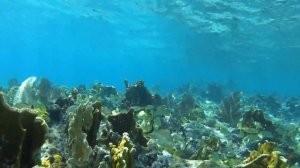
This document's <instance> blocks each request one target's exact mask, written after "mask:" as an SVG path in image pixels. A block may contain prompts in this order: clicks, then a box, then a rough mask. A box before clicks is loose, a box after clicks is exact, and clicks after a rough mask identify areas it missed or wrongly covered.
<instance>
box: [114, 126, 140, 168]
mask: <svg viewBox="0 0 300 168" xmlns="http://www.w3.org/2000/svg"><path fill="white" fill-rule="evenodd" d="M109 148H110V155H111V157H112V163H111V167H112V168H134V167H135V161H134V155H135V151H136V149H135V146H134V144H133V143H132V142H131V141H130V138H129V136H128V133H126V132H125V133H123V138H122V140H121V142H120V144H119V146H116V145H113V144H111V143H110V144H109Z"/></svg>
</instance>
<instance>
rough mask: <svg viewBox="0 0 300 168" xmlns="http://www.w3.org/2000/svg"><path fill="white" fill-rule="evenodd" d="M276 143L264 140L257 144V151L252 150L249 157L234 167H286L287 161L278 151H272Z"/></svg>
mask: <svg viewBox="0 0 300 168" xmlns="http://www.w3.org/2000/svg"><path fill="white" fill-rule="evenodd" d="M275 146H276V144H275V143H274V142H269V141H266V142H265V143H263V144H261V145H259V147H258V151H252V152H251V153H250V155H249V157H248V158H247V159H246V160H245V161H244V162H243V163H242V164H240V165H238V166H236V167H235V168H288V165H287V163H286V162H287V161H286V159H285V158H284V157H282V156H280V153H279V152H278V151H273V149H274V148H275Z"/></svg>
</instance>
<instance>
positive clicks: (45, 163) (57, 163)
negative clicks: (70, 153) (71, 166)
mask: <svg viewBox="0 0 300 168" xmlns="http://www.w3.org/2000/svg"><path fill="white" fill-rule="evenodd" d="M61 167H66V163H64V162H63V159H62V156H61V155H60V154H59V153H56V154H53V155H52V156H48V157H46V158H45V159H42V166H41V168H61Z"/></svg>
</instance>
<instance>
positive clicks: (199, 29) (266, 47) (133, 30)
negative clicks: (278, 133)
mask: <svg viewBox="0 0 300 168" xmlns="http://www.w3.org/2000/svg"><path fill="white" fill-rule="evenodd" d="M0 56H1V61H0V80H1V83H0V85H4V86H5V85H6V82H7V80H8V79H10V78H12V77H16V78H18V79H19V80H20V81H22V80H24V79H26V78H27V77H28V76H31V75H35V76H37V77H48V78H49V79H50V80H51V81H53V82H54V83H55V84H57V85H69V86H76V85H78V84H82V83H84V84H92V83H93V82H95V81H100V82H103V83H105V84H111V85H115V86H117V87H118V89H123V88H124V86H123V80H124V79H128V80H129V81H132V82H133V81H135V80H139V79H143V80H144V81H145V82H146V85H148V86H152V85H155V84H159V85H161V87H162V88H163V89H165V90H167V89H174V88H176V87H177V86H178V85H179V84H181V83H186V82H202V81H207V82H219V83H226V82H227V81H229V80H234V81H235V83H236V84H237V86H238V88H239V89H241V90H243V91H245V92H260V93H278V94H282V95H295V96H299V95H300V87H299V86H300V77H299V74H300V1H299V0H289V1H288V0H277V1H255V2H254V1H250V0H246V1H230V0H202V1H200V0H193V1H188V0H174V1H155V0H131V1H121V0H103V1H95V0H87V1H84V2H80V1H75V0H64V1H62V0H44V1H37V0H22V1H17V0H1V1H0Z"/></svg>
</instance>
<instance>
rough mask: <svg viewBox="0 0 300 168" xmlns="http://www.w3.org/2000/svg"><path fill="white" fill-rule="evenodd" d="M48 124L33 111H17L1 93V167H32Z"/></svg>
mask: <svg viewBox="0 0 300 168" xmlns="http://www.w3.org/2000/svg"><path fill="white" fill-rule="evenodd" d="M46 132H47V124H46V123H45V121H44V120H43V119H41V118H39V117H37V114H36V113H35V112H34V111H33V110H31V109H21V110H19V109H15V108H11V107H9V106H8V105H6V104H5V103H4V99H3V93H0V136H1V139H0V149H1V150H0V167H24V168H26V167H28V168H29V167H32V166H34V165H35V153H36V152H38V150H39V149H40V147H41V146H42V145H43V143H44V141H45V138H46Z"/></svg>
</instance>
